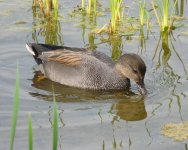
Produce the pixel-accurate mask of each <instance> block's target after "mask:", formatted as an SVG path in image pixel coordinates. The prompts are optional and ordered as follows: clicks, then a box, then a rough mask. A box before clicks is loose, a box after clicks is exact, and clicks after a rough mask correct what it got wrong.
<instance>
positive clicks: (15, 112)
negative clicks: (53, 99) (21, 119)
mask: <svg viewBox="0 0 188 150" xmlns="http://www.w3.org/2000/svg"><path fill="white" fill-rule="evenodd" d="M18 66H19V65H18V64H17V68H16V85H15V94H14V108H13V113H12V127H11V135H10V150H13V146H14V137H15V133H16V125H17V117H18V107H19V89H20V83H19V82H20V79H19V67H18Z"/></svg>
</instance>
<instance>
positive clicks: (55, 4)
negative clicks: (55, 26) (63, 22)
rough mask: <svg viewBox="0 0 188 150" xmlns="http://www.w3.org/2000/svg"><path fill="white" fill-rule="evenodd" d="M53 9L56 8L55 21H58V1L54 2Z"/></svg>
mask: <svg viewBox="0 0 188 150" xmlns="http://www.w3.org/2000/svg"><path fill="white" fill-rule="evenodd" d="M53 7H54V15H55V19H58V7H59V1H58V0H53Z"/></svg>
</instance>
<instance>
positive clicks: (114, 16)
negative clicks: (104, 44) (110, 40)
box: [110, 0, 122, 33]
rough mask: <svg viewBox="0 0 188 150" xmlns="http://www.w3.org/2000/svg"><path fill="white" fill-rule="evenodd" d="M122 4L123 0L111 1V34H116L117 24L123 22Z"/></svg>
mask: <svg viewBox="0 0 188 150" xmlns="http://www.w3.org/2000/svg"><path fill="white" fill-rule="evenodd" d="M121 4H122V0H110V12H111V21H110V30H111V31H110V32H111V33H114V32H116V24H117V22H118V21H119V22H120V21H121V19H122V15H121Z"/></svg>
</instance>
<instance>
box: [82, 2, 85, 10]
mask: <svg viewBox="0 0 188 150" xmlns="http://www.w3.org/2000/svg"><path fill="white" fill-rule="evenodd" d="M84 9H85V0H82V10H84Z"/></svg>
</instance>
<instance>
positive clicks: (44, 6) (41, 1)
mask: <svg viewBox="0 0 188 150" xmlns="http://www.w3.org/2000/svg"><path fill="white" fill-rule="evenodd" d="M37 6H39V8H40V9H41V11H42V12H43V14H44V15H45V16H50V14H51V11H52V8H53V11H54V17H55V18H56V19H57V17H58V0H33V7H37Z"/></svg>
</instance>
